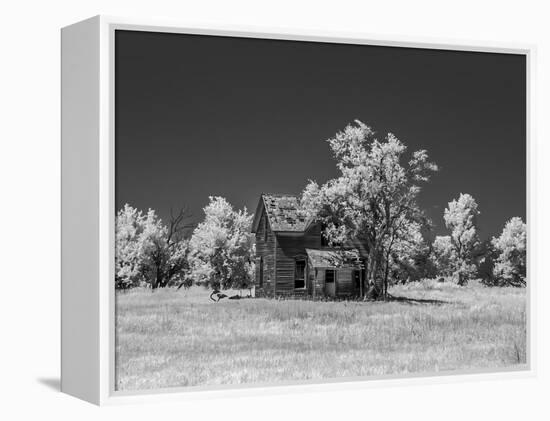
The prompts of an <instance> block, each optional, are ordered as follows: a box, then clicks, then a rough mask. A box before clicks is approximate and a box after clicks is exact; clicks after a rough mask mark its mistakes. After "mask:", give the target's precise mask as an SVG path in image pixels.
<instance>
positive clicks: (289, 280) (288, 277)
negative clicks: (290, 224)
mask: <svg viewBox="0 0 550 421" xmlns="http://www.w3.org/2000/svg"><path fill="white" fill-rule="evenodd" d="M276 237H277V246H276V256H277V259H276V270H277V273H276V278H277V285H276V290H275V294H276V295H298V296H299V295H306V294H307V295H311V294H312V292H313V290H312V285H311V282H310V276H309V271H310V270H311V269H310V264H309V262H308V260H307V255H306V248H319V247H321V230H320V228H319V227H318V226H313V227H311V228H310V229H309V230H308V231H306V232H305V233H304V234H298V235H296V234H293V235H285V234H277V235H276ZM296 258H303V259H305V260H306V274H305V280H306V288H305V289H295V288H294V270H295V262H296Z"/></svg>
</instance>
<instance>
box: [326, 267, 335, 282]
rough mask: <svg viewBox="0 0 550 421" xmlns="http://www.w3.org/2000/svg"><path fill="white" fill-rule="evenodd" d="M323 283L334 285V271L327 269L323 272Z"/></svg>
mask: <svg viewBox="0 0 550 421" xmlns="http://www.w3.org/2000/svg"><path fill="white" fill-rule="evenodd" d="M325 283H326V284H332V283H334V270H332V269H327V270H326V272H325Z"/></svg>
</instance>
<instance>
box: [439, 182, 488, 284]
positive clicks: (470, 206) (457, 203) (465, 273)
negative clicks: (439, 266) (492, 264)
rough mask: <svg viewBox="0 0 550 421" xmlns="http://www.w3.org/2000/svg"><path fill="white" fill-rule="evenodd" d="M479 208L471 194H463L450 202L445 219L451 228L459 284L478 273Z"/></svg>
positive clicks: (453, 256) (447, 225)
mask: <svg viewBox="0 0 550 421" xmlns="http://www.w3.org/2000/svg"><path fill="white" fill-rule="evenodd" d="M479 213H480V212H479V210H478V206H477V203H476V201H475V199H474V198H473V197H472V196H471V195H469V194H462V193H460V196H459V198H458V199H455V200H453V201H452V202H449V204H448V207H447V208H446V209H445V214H444V216H443V219H444V220H445V226H446V227H447V228H448V229H449V230H451V236H450V239H451V245H452V249H453V252H454V253H453V254H452V266H453V269H454V273H453V275H454V276H455V277H456V279H457V281H458V284H459V285H465V284H466V283H467V282H468V279H471V277H472V276H473V275H474V274H475V273H476V269H477V267H476V262H475V260H476V259H475V257H476V253H475V251H476V248H477V247H478V245H479V238H478V235H477V216H478V215H479Z"/></svg>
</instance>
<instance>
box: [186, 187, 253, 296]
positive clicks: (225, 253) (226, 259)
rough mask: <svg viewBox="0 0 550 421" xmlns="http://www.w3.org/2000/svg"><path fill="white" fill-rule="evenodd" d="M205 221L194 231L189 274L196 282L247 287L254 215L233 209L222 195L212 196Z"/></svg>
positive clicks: (249, 281) (211, 285)
mask: <svg viewBox="0 0 550 421" xmlns="http://www.w3.org/2000/svg"><path fill="white" fill-rule="evenodd" d="M209 199H210V203H209V204H208V205H207V206H206V207H205V208H204V215H205V218H204V221H203V222H201V223H200V224H199V225H198V226H197V228H196V229H195V230H194V231H193V235H192V237H191V240H190V243H189V247H190V253H189V264H190V276H191V277H192V278H193V281H194V282H196V283H197V284H202V285H205V286H210V287H212V288H213V289H219V288H231V287H233V288H246V287H249V286H250V285H251V284H252V283H253V276H254V265H253V263H252V261H253V257H252V256H253V254H254V242H253V237H252V235H251V234H250V225H251V222H252V215H250V214H248V212H247V210H246V208H245V209H244V210H238V211H236V210H234V209H233V207H232V206H231V205H230V204H229V203H228V202H227V200H226V199H225V198H223V197H210V198H209Z"/></svg>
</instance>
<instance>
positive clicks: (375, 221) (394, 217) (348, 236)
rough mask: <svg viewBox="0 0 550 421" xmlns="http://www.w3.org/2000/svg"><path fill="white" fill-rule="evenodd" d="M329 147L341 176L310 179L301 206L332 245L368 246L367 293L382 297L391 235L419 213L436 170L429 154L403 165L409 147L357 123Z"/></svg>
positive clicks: (419, 153)
mask: <svg viewBox="0 0 550 421" xmlns="http://www.w3.org/2000/svg"><path fill="white" fill-rule="evenodd" d="M328 143H329V145H330V147H331V149H332V152H333V154H334V157H335V159H336V161H337V164H336V166H337V168H338V170H339V172H340V176H339V177H338V178H335V179H332V180H329V181H328V182H327V183H325V184H324V185H322V186H319V185H318V184H317V183H316V182H314V181H311V182H310V183H309V184H308V185H307V186H306V188H305V189H304V192H303V194H302V198H301V203H302V207H303V208H304V209H305V210H306V212H307V213H308V214H309V216H310V217H312V218H314V219H315V220H317V221H321V222H322V223H323V224H324V227H325V229H324V235H325V237H326V238H327V239H328V240H329V243H330V244H338V243H340V244H342V243H345V242H346V241H355V240H356V241H361V242H363V244H365V247H366V248H367V249H368V252H369V256H368V259H367V262H366V279H367V284H368V286H369V295H371V296H373V297H380V296H382V294H383V277H382V276H380V274H379V267H378V262H379V261H380V260H382V259H381V255H382V251H383V247H384V244H385V243H386V242H387V237H388V236H389V235H391V233H392V230H394V229H396V226H397V225H398V224H399V223H400V221H401V220H402V219H403V218H405V219H409V220H415V219H416V216H417V215H418V214H420V210H419V208H418V205H417V201H416V199H417V197H418V194H419V192H420V184H421V183H423V182H426V181H428V180H429V176H430V174H431V173H432V172H433V171H436V170H437V166H436V165H435V164H434V163H431V162H429V161H428V154H427V152H426V151H425V150H419V151H416V152H414V153H413V154H412V156H411V158H410V160H409V161H408V162H406V163H404V164H403V163H402V162H401V161H402V159H403V156H404V154H405V151H406V146H405V145H404V144H403V143H401V141H399V139H397V137H395V136H394V135H393V134H391V133H389V134H388V135H387V136H386V137H385V139H384V140H382V141H379V140H378V139H377V138H376V137H375V133H374V131H373V130H372V129H371V128H370V127H369V126H367V125H366V124H364V123H362V122H361V121H359V120H356V121H355V124H350V125H348V126H347V127H346V128H345V129H344V130H343V131H342V132H339V133H337V134H336V136H335V137H333V138H331V139H328ZM361 293H362V294H364V291H362V292H361Z"/></svg>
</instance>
